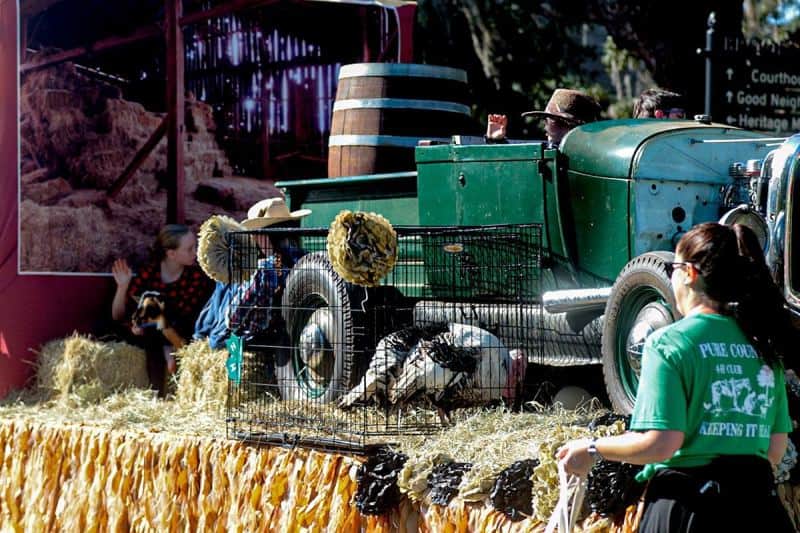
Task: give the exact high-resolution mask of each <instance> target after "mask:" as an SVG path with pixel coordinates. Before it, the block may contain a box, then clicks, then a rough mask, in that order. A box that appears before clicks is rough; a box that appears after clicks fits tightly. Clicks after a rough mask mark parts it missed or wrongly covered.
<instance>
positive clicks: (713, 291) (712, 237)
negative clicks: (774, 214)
mask: <svg viewBox="0 0 800 533" xmlns="http://www.w3.org/2000/svg"><path fill="white" fill-rule="evenodd" d="M677 251H678V253H680V254H681V257H683V259H684V261H686V262H689V263H691V264H692V265H694V266H695V268H697V270H698V272H699V273H700V278H701V284H700V285H699V286H698V290H699V291H700V292H702V293H704V294H705V296H706V297H707V299H708V300H709V301H708V302H707V303H708V304H709V305H710V306H711V307H713V308H715V309H717V310H718V311H719V312H721V313H724V314H728V315H730V316H733V317H734V318H735V319H736V322H737V324H738V325H739V327H740V328H741V329H742V331H743V332H744V334H745V335H746V336H747V338H748V339H749V340H750V343H751V344H752V345H753V347H754V348H755V349H756V351H757V352H758V354H759V356H760V357H761V359H762V360H764V361H765V362H766V363H767V364H769V365H770V366H772V365H774V364H775V363H776V362H779V361H781V360H782V359H784V358H786V357H787V356H788V355H789V354H791V350H792V348H796V347H797V346H798V344H797V340H798V333H797V331H796V330H795V328H794V327H793V325H792V319H791V315H790V314H789V310H788V309H787V308H786V306H785V304H784V300H783V294H782V293H781V291H780V289H779V288H778V286H777V285H776V284H775V282H774V281H773V279H772V276H771V275H770V272H769V269H768V268H767V264H766V262H765V260H764V253H763V251H762V249H761V246H760V244H759V242H758V239H757V237H756V236H755V234H754V233H753V231H752V230H751V229H750V228H748V227H746V226H743V225H741V224H734V225H733V226H723V225H721V224H716V223H705V224H700V225H698V226H696V227H694V228H692V229H691V230H689V231H688V232H687V233H686V235H684V237H683V238H682V239H681V241H680V242H679V243H678V247H677Z"/></svg>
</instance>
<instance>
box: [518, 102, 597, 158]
mask: <svg viewBox="0 0 800 533" xmlns="http://www.w3.org/2000/svg"><path fill="white" fill-rule="evenodd" d="M522 116H523V117H529V116H538V117H542V118H544V119H545V127H544V130H545V133H546V134H547V140H548V141H549V142H550V143H551V144H552V145H553V146H558V145H559V143H560V142H561V139H563V138H564V136H565V135H566V134H567V132H569V130H571V129H572V128H574V127H575V126H580V125H582V124H586V123H588V122H594V121H596V120H599V119H600V104H598V103H597V101H596V100H595V99H594V98H592V97H591V96H589V95H588V94H586V93H583V92H581V91H576V90H574V89H556V90H555V91H553V95H552V96H551V97H550V100H549V101H548V102H547V105H546V106H545V108H544V111H528V112H526V113H523V114H522Z"/></svg>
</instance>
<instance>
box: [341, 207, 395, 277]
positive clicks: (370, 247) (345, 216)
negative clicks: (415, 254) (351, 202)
mask: <svg viewBox="0 0 800 533" xmlns="http://www.w3.org/2000/svg"><path fill="white" fill-rule="evenodd" d="M328 257H330V260H331V265H332V266H333V269H334V270H335V271H336V273H337V274H339V275H340V276H341V277H342V279H344V280H345V281H349V282H350V283H354V284H356V285H361V286H364V287H375V286H376V285H378V284H379V283H380V280H381V279H382V278H383V277H384V276H386V275H387V274H388V273H389V272H391V271H392V269H393V268H394V265H395V263H396V262H397V233H396V232H395V231H394V228H392V225H391V224H390V223H389V221H388V220H386V219H385V218H384V217H382V216H381V215H378V214H376V213H364V212H359V211H357V212H353V211H342V212H340V213H339V214H338V215H336V218H335V219H334V221H333V222H332V223H331V228H330V231H329V232H328Z"/></svg>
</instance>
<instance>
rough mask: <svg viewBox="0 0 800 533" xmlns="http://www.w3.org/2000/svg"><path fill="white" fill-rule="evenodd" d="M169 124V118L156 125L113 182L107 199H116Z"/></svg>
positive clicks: (165, 131)
mask: <svg viewBox="0 0 800 533" xmlns="http://www.w3.org/2000/svg"><path fill="white" fill-rule="evenodd" d="M168 123H169V117H164V120H162V121H161V124H159V125H158V127H157V128H156V130H155V131H154V132H153V134H152V135H150V138H149V139H147V142H145V143H144V144H143V145H142V147H141V148H139V151H138V152H136V155H134V156H133V159H132V160H131V162H130V163H128V166H127V167H125V170H123V171H122V174H120V176H119V177H118V178H117V179H116V180H115V181H114V183H113V184H112V185H111V187H109V189H108V197H109V198H116V196H117V195H118V194H119V191H121V190H122V188H123V187H124V186H125V184H126V183H128V181H129V180H130V179H131V178H132V177H133V175H134V174H135V173H136V171H137V170H139V167H141V166H142V163H144V162H145V161H146V160H147V156H149V155H150V153H151V152H152V151H153V149H154V148H155V147H156V146H158V143H159V141H161V138H162V137H164V135H165V134H166V133H167V124H168Z"/></svg>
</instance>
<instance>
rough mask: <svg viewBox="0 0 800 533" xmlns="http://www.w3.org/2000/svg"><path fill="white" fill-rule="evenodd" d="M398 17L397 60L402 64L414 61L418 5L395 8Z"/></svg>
mask: <svg viewBox="0 0 800 533" xmlns="http://www.w3.org/2000/svg"><path fill="white" fill-rule="evenodd" d="M394 12H395V15H396V16H397V34H398V42H397V60H398V61H399V62H400V63H411V62H412V61H414V21H415V19H416V12H417V6H416V4H411V5H406V6H400V7H397V8H395V10H394Z"/></svg>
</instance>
